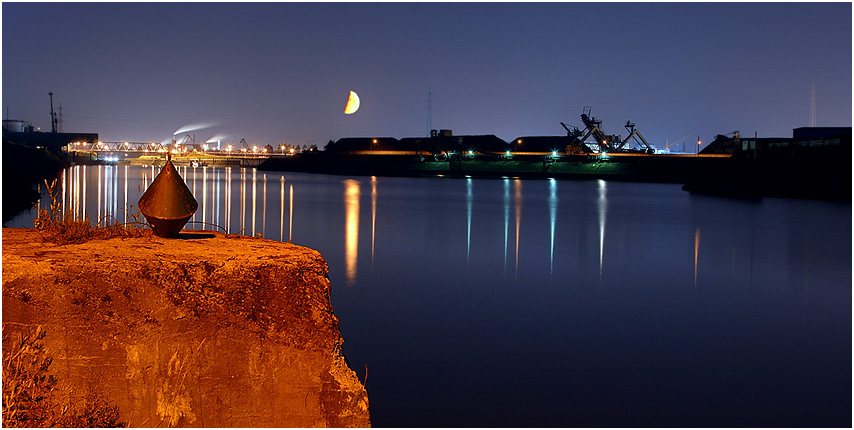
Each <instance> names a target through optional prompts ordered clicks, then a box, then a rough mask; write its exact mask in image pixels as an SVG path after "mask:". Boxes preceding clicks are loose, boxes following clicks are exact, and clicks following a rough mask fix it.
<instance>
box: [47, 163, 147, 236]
mask: <svg viewBox="0 0 854 430" xmlns="http://www.w3.org/2000/svg"><path fill="white" fill-rule="evenodd" d="M44 184H45V185H46V186H47V190H48V194H49V196H50V210H48V209H42V210H41V212H39V215H38V217H36V219H35V220H34V221H33V225H34V226H35V228H36V229H37V230H38V231H39V233H40V234H41V236H42V239H43V240H45V241H47V242H53V243H56V244H59V245H65V244H69V243H83V242H86V241H89V240H93V239H111V238H114V237H122V238H128V237H150V236H151V234H152V231H151V229H150V228H148V224H146V223H145V220H144V217H143V216H142V214H141V213H140V212H139V210H134V209H133V206H131V207H130V208H129V209H127V212H128V218H129V219H131V221H130V222H126V223H119V222H118V219H116V218H115V217H114V216H105V217H103V218H101V219H100V220H98V223H97V224H96V225H94V226H93V225H92V223H91V222H90V221H89V217H88V216H86V217H84V218H83V219H80V218H78V217H77V216H76V214H75V213H74V211H72V210H70V209H64V210H63V208H62V203H61V202H60V201H59V199H58V190H57V189H56V179H54V180H53V182H51V183H48V182H47V180H45V181H44Z"/></svg>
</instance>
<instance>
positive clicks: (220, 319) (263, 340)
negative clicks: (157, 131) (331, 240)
mask: <svg viewBox="0 0 854 430" xmlns="http://www.w3.org/2000/svg"><path fill="white" fill-rule="evenodd" d="M327 270H328V269H327V266H326V262H325V261H324V259H323V257H322V256H321V255H320V254H319V253H318V252H317V251H314V250H311V249H308V248H304V247H301V246H296V245H292V244H288V243H281V242H276V241H271V240H265V239H258V238H250V237H245V236H234V235H223V234H221V233H215V232H211V231H193V230H191V231H187V230H185V231H184V232H183V233H182V234H181V236H180V237H179V238H178V239H163V238H158V237H148V238H124V239H109V240H92V241H88V242H86V243H83V244H78V245H63V246H59V245H54V244H51V243H43V242H42V240H41V238H40V236H39V233H38V232H37V231H36V230H32V229H9V228H4V229H3V327H4V345H3V346H4V353H5V352H6V351H9V349H7V348H10V344H8V343H7V341H8V340H10V339H14V338H15V335H17V334H19V333H20V334H25V333H28V332H31V331H33V330H35V328H36V327H39V326H40V327H41V328H42V329H43V330H44V331H45V332H46V333H47V334H46V336H45V338H44V349H45V351H46V352H47V353H48V354H49V356H50V357H52V359H53V363H52V365H51V367H50V370H51V371H52V373H53V374H54V375H55V377H56V379H57V381H58V382H57V386H58V388H57V390H56V392H57V393H60V394H59V395H61V396H65V399H66V400H71V401H75V400H79V399H82V398H84V397H85V396H86V395H89V394H92V393H94V394H97V395H99V396H101V397H103V398H105V399H107V400H108V401H109V402H110V403H111V404H113V405H115V406H116V407H117V408H118V414H119V417H120V418H121V420H122V421H124V422H127V423H128V424H129V425H130V426H142V427H157V426H161V425H162V426H166V425H169V426H191V427H367V426H370V416H369V412H368V398H367V392H366V391H365V388H364V385H363V384H362V383H361V382H360V381H359V379H358V377H357V376H356V373H355V372H354V371H353V370H352V369H350V368H349V367H348V365H347V364H346V362H345V359H344V357H343V355H342V354H341V345H342V344H343V339H342V338H341V334H340V331H339V328H338V319H337V318H336V317H335V315H334V313H333V309H332V305H331V302H330V287H331V285H330V282H329V279H328V278H327Z"/></svg>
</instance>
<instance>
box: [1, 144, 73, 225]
mask: <svg viewBox="0 0 854 430" xmlns="http://www.w3.org/2000/svg"><path fill="white" fill-rule="evenodd" d="M68 166H69V164H68V162H66V161H64V160H62V159H60V158H59V157H58V156H56V155H54V154H52V153H50V152H48V151H45V150H41V149H34V148H30V147H26V146H23V145H17V144H14V143H10V142H3V224H6V222H8V221H9V220H11V219H12V218H14V217H15V216H16V215H18V214H19V213H21V212H22V211H25V210H27V209H30V208H32V207H33V206H34V205H35V204H36V203H38V201H39V198H40V197H41V195H40V193H39V192H38V191H36V185H37V184H40V183H43V181H45V180H47V181H48V182H50V181H51V180H53V179H54V178H56V177H58V176H59V173H60V172H61V171H62V169H65V168H66V167H68Z"/></svg>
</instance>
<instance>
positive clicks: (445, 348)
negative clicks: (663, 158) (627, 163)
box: [7, 166, 852, 427]
mask: <svg viewBox="0 0 854 430" xmlns="http://www.w3.org/2000/svg"><path fill="white" fill-rule="evenodd" d="M158 171H159V168H153V167H133V166H118V167H116V166H77V167H74V168H71V169H69V170H67V171H65V173H64V175H63V177H62V179H61V181H60V182H61V183H62V185H61V189H60V190H59V191H60V199H61V200H62V201H63V202H65V204H66V206H67V207H74V209H75V210H76V211H77V212H78V213H79V214H81V215H83V214H85V215H88V216H89V217H90V219H93V220H95V219H99V218H103V217H104V216H113V217H116V219H118V220H119V221H121V222H124V221H125V220H126V219H127V211H126V210H125V208H129V207H130V206H131V205H135V204H136V201H137V200H138V198H139V196H140V195H141V194H142V192H144V190H145V187H146V186H147V185H148V184H150V182H151V180H152V179H153V177H154V175H156V174H157V172H158ZM179 171H180V173H181V175H182V176H183V177H184V178H185V180H186V182H187V184H188V186H189V187H190V189H191V190H193V193H194V195H195V196H196V199H197V200H198V201H199V210H198V211H197V213H196V215H195V216H194V218H193V219H192V220H191V221H193V222H196V224H190V225H189V228H203V227H204V226H206V225H207V228H214V227H212V226H211V225H214V224H215V225H217V226H219V227H218V228H220V229H221V230H227V231H228V232H230V233H237V232H242V233H243V234H246V235H254V236H257V235H259V234H260V235H261V236H263V237H265V238H269V239H274V240H282V241H288V240H292V241H293V242H294V243H297V244H300V245H304V246H308V247H310V248H314V249H317V250H319V251H320V252H321V253H322V254H323V256H324V258H325V259H326V261H327V262H328V264H329V269H330V279H331V280H332V288H333V291H332V301H333V305H334V307H335V314H336V315H337V316H338V318H339V320H340V326H341V332H342V335H343V337H344V340H345V345H344V352H345V354H346V356H347V358H348V361H349V363H350V366H351V367H352V368H353V369H354V370H355V371H356V372H357V373H358V375H359V377H360V378H361V379H362V380H365V379H367V381H366V387H367V390H368V394H369V396H370V401H371V416H372V422H373V424H374V426H380V427H387V426H392V427H412V426H418V427H443V426H444V427H446V426H450V427H472V426H490V427H507V426H510V427H520V426H521V427H540V426H560V427H578V426H599V427H601V426H608V427H614V426H616V427H627V426H652V427H665V426H680V427H682V426H686V427H694V426H700V427H722V426H747V427H760V426H770V427H788V426H795V427H850V426H851V401H852V398H851V205H850V204H842V203H830V202H821V201H807V200H790V199H763V200H760V201H751V200H736V199H726V198H718V197H709V196H698V195H692V194H689V193H686V192H683V191H681V189H680V187H679V186H678V185H669V184H668V185H665V184H636V183H620V182H606V181H556V180H527V179H526V180H520V179H514V178H505V179H483V180H481V179H471V178H469V179H450V178H418V179H416V178H373V177H346V176H325V175H312V174H299V173H273V172H261V171H254V170H252V169H238V168H233V169H227V168H191V167H187V168H183V167H182V168H179ZM43 200H45V199H43ZM46 204H47V203H46V202H44V201H43V202H41V203H40V205H41V206H43V207H44V206H46ZM34 216H35V212H34V211H31V212H30V213H25V214H22V215H21V216H19V217H18V218H16V219H15V220H13V221H11V222H10V223H8V224H7V225H9V226H18V227H30V226H32V218H33V217H34ZM202 223H208V224H202Z"/></svg>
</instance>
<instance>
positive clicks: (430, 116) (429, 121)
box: [427, 87, 433, 137]
mask: <svg viewBox="0 0 854 430" xmlns="http://www.w3.org/2000/svg"><path fill="white" fill-rule="evenodd" d="M431 130H433V93H432V91H431V90H430V87H427V137H430V133H431Z"/></svg>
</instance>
